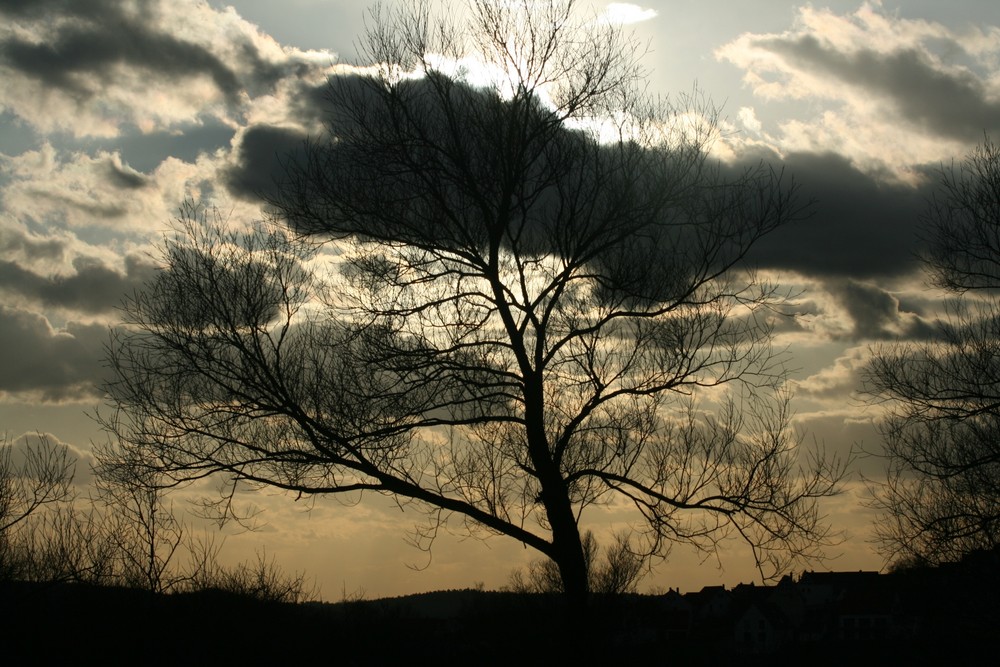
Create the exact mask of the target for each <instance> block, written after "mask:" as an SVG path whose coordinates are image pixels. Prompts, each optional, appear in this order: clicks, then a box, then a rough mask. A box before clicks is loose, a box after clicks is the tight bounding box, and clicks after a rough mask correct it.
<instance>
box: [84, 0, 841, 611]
mask: <svg viewBox="0 0 1000 667" xmlns="http://www.w3.org/2000/svg"><path fill="white" fill-rule="evenodd" d="M470 17H471V18H469V19H468V20H467V21H466V22H453V21H452V20H451V19H449V18H444V19H438V18H434V17H433V16H432V13H431V12H430V10H429V9H427V7H426V6H424V5H416V6H415V7H412V8H410V9H407V10H401V11H399V12H395V11H393V12H389V11H382V10H375V11H374V12H373V14H372V18H373V20H372V25H371V27H370V29H369V32H368V34H367V39H366V41H365V46H366V47H367V52H366V54H365V55H366V57H367V60H368V61H369V62H370V66H369V67H368V68H367V69H365V70H364V71H362V72H360V73H356V74H354V75H343V76H336V77H333V79H332V80H331V81H330V88H329V94H328V104H329V116H328V118H329V123H328V127H327V129H328V133H327V134H326V135H325V137H323V138H321V139H316V140H313V141H312V142H310V143H309V144H308V145H307V146H306V148H305V151H304V153H303V155H304V157H302V158H301V159H293V158H289V160H288V163H287V165H286V167H287V176H286V178H285V179H284V180H283V181H282V182H280V183H278V184H277V186H276V190H275V191H274V194H273V195H272V196H271V197H270V202H269V203H270V210H271V211H273V212H274V214H275V217H276V221H275V222H274V223H272V224H271V225H263V226H258V227H257V228H255V229H254V230H251V231H248V232H240V231H226V221H224V220H220V219H218V218H213V217H212V216H211V215H209V214H208V212H207V211H206V210H204V209H202V208H199V207H196V206H191V207H188V208H187V209H186V211H185V212H184V214H183V215H182V222H183V225H182V233H181V234H179V235H178V236H176V237H175V238H172V239H169V240H168V241H167V243H166V247H165V253H164V263H165V269H164V270H163V271H162V272H161V273H160V274H159V276H158V277H157V278H156V280H155V281H153V282H152V283H150V284H149V285H148V286H147V287H146V288H145V289H144V290H143V291H142V292H141V293H138V294H136V295H135V296H134V297H133V298H131V299H130V300H129V301H128V303H127V304H126V306H125V315H126V325H127V326H126V328H125V329H123V330H122V331H121V332H120V333H118V334H117V335H116V337H115V338H114V339H113V340H112V343H111V345H110V355H109V359H110V366H111V368H112V370H113V372H114V377H113V379H112V380H111V382H110V383H109V385H108V392H109V395H110V397H111V399H112V405H113V407H114V411H113V412H112V413H110V414H109V415H106V416H105V417H104V421H105V424H106V426H107V427H108V429H109V430H110V431H111V432H112V433H113V434H114V435H115V436H116V437H117V439H118V441H119V443H120V446H121V448H122V451H123V452H126V453H127V454H124V455H127V456H129V458H130V460H132V461H141V462H144V463H145V465H148V466H149V467H150V468H152V469H155V471H156V472H157V473H158V474H164V475H166V476H167V477H168V478H169V479H170V480H171V483H177V484H179V483H184V482H187V481H190V480H193V479H198V478H202V477H205V476H208V475H214V474H220V475H222V476H224V477H225V478H226V479H228V480H229V482H230V484H229V486H228V487H227V488H228V494H230V495H224V497H223V502H224V506H228V505H225V502H226V501H227V500H228V499H230V498H231V494H232V493H233V492H234V491H235V489H236V487H237V484H238V483H239V482H241V481H245V482H249V483H252V484H259V485H265V486H271V487H277V488H281V489H287V490H290V491H294V492H299V493H305V494H344V493H357V492H364V491H374V492H377V493H382V494H386V495H389V496H392V497H394V498H395V499H397V501H398V502H400V503H413V504H415V505H417V506H419V507H422V508H424V509H425V510H426V511H427V516H428V521H427V523H424V524H421V525H420V526H418V527H417V529H416V531H415V534H414V538H415V541H416V543H417V544H418V545H420V546H424V547H426V546H428V545H429V543H430V541H432V540H433V537H434V535H435V534H436V532H437V530H438V528H439V527H440V526H441V525H442V523H444V522H446V521H448V520H449V519H457V520H459V521H461V522H462V523H463V525H464V526H465V527H466V528H467V529H468V530H469V531H470V532H471V533H473V534H482V533H485V534H502V535H507V536H510V537H513V538H514V539H517V540H520V541H521V542H523V543H524V544H526V545H528V546H530V547H532V548H534V549H536V550H538V551H539V552H541V554H543V555H544V556H547V557H548V558H550V559H551V560H552V561H553V562H554V563H555V566H556V568H557V570H558V572H559V576H560V577H561V580H562V590H564V591H566V592H567V593H568V594H570V595H572V596H582V595H584V594H585V592H586V591H587V587H588V571H587V569H588V568H587V562H586V561H587V550H586V549H585V545H584V543H583V541H582V539H581V530H580V522H581V517H582V512H583V510H585V509H587V508H590V507H601V506H606V505H610V504H612V503H622V502H624V503H627V504H628V505H629V506H631V507H632V508H633V509H634V512H635V515H634V517H635V524H634V525H635V532H634V535H633V538H634V539H633V540H632V541H631V542H630V544H631V546H630V549H631V550H632V551H633V552H634V553H635V554H637V555H638V556H640V557H650V556H662V555H665V554H666V553H667V551H668V550H669V549H670V547H671V545H673V544H674V543H677V542H682V543H689V544H693V545H695V546H696V547H698V548H701V549H706V550H712V549H714V548H715V547H716V545H717V543H718V540H719V539H721V538H722V537H724V536H725V535H727V534H729V533H731V532H732V531H735V532H736V533H738V535H739V536H740V537H741V538H742V539H744V540H745V541H746V542H747V543H749V544H750V545H751V546H752V547H753V550H754V556H755V558H756V560H757V564H758V566H759V567H760V568H761V571H762V573H764V574H765V575H771V574H774V573H776V572H777V571H780V570H781V569H782V568H784V567H785V566H786V565H787V562H788V560H787V559H788V558H790V557H796V556H808V555H812V554H814V553H815V549H816V548H817V547H818V545H820V544H821V543H822V542H823V540H824V539H825V537H826V535H827V534H826V528H825V526H824V525H823V523H822V522H821V520H820V516H819V514H818V512H817V507H816V501H817V499H818V498H820V497H823V496H826V495H829V494H831V493H833V492H834V491H835V486H836V482H837V480H838V479H839V476H840V472H841V469H840V467H839V466H838V464H837V462H835V461H825V460H822V459H821V458H815V459H810V460H809V461H803V462H802V464H801V465H800V461H799V451H798V449H797V446H798V444H799V441H798V439H797V438H796V437H794V436H793V434H792V433H791V432H790V429H789V426H788V419H789V413H788V406H787V397H785V396H784V395H783V394H782V392H781V389H780V387H781V384H782V381H783V379H784V376H783V370H782V366H781V364H780V359H779V358H778V356H776V355H775V354H774V353H773V351H772V348H771V346H770V332H771V322H772V320H773V318H774V317H776V315H775V312H774V306H775V305H776V304H777V303H779V302H780V294H779V292H778V290H777V288H776V287H775V286H774V285H772V284H770V283H768V282H767V281H764V280H762V279H760V278H759V277H758V276H757V275H756V274H755V273H754V272H753V271H752V270H751V268H750V267H748V266H746V265H745V262H744V259H745V257H746V254H747V252H748V251H749V249H750V248H751V246H752V245H753V244H754V243H755V242H756V241H757V240H758V239H760V238H761V237H762V236H764V235H765V234H767V233H769V232H771V231H772V230H774V229H776V228H777V227H779V226H780V225H782V224H783V223H785V222H786V221H788V220H790V219H792V218H794V217H795V216H796V215H798V213H799V211H800V208H799V207H798V206H797V204H796V202H795V198H794V189H795V188H794V187H793V186H792V185H791V184H789V183H787V182H784V181H783V179H782V175H781V174H780V173H775V172H773V171H772V170H770V169H769V168H767V167H766V166H764V165H761V166H760V167H758V168H754V169H750V170H747V171H744V172H741V173H738V174H735V175H732V176H730V177H726V175H725V174H724V170H723V169H722V168H721V167H720V166H719V165H717V164H714V163H713V162H712V161H710V160H709V158H708V157H707V154H706V147H707V144H708V142H709V141H710V139H711V138H712V136H713V133H714V125H713V122H714V115H713V114H712V113H709V111H708V110H707V108H706V107H705V106H704V105H700V106H699V105H697V104H686V105H681V106H679V107H672V106H670V105H668V104H667V103H665V102H663V101H661V100H656V99H651V98H650V97H648V96H646V95H644V94H642V92H641V84H642V83H643V81H644V74H643V72H642V70H641V68H640V67H639V65H638V58H639V56H640V55H641V49H640V48H639V47H638V45H637V44H636V43H635V41H634V40H633V39H632V38H630V37H629V36H628V35H626V34H624V33H623V32H622V31H621V30H620V29H619V28H617V27H614V26H610V25H605V24H600V23H598V22H594V21H592V20H582V19H580V18H578V13H577V12H576V10H575V8H574V3H572V2H568V3H563V2H559V1H557V0H553V1H551V2H542V3H535V2H527V0H525V1H524V2H514V3H493V2H485V1H484V2H472V3H471V6H470ZM483 73H485V74H483ZM282 225H284V226H285V227H287V229H289V230H291V231H290V232H285V231H282V229H281V226H282ZM330 267H333V270H331V269H330ZM709 407H711V408H712V410H709V409H708V408H709Z"/></svg>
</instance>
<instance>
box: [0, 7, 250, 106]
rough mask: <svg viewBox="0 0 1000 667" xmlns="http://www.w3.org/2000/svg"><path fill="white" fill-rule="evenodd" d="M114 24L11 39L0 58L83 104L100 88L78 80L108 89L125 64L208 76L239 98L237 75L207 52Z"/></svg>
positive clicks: (173, 74) (0, 50) (142, 29)
mask: <svg viewBox="0 0 1000 667" xmlns="http://www.w3.org/2000/svg"><path fill="white" fill-rule="evenodd" d="M116 23H118V22H117V21H114V20H112V21H110V22H109V24H110V25H108V24H105V23H104V22H102V23H101V24H94V25H84V26H72V27H64V28H61V29H60V30H59V31H58V32H57V34H56V36H55V39H53V40H52V41H51V42H49V43H42V44H37V43H34V42H29V41H26V40H20V39H17V38H10V39H8V40H7V41H6V42H5V43H3V44H0V57H2V58H3V59H4V60H5V61H6V62H7V64H8V65H9V66H11V67H13V68H14V69H16V70H19V71H20V72H22V73H24V74H26V75H28V76H31V77H33V78H36V79H39V80H41V81H43V82H44V83H46V84H47V85H49V86H53V87H56V88H61V89H63V90H65V91H67V92H69V93H71V94H74V95H75V96H78V97H81V98H83V99H86V98H89V97H91V96H94V95H98V94H99V93H100V89H101V85H95V84H91V83H88V82H84V81H82V80H80V78H79V77H78V76H75V75H78V74H81V73H89V74H95V75H97V76H98V77H99V78H100V79H101V83H102V84H106V83H107V82H108V81H109V80H110V79H111V77H113V76H114V73H113V68H114V66H115V65H118V64H122V63H128V64H130V65H133V66H137V67H142V68H145V69H148V70H151V71H153V72H156V73H157V74H159V75H162V76H165V77H168V78H182V77H186V76H191V75H196V74H207V75H209V76H210V77H211V78H212V80H213V81H214V82H215V85H216V87H217V88H218V89H219V90H220V91H221V92H222V93H224V94H225V95H226V96H228V97H230V98H231V99H235V96H236V95H237V94H238V93H239V91H240V89H241V86H240V82H239V80H238V79H237V77H236V74H235V73H234V72H233V71H232V70H230V69H229V68H228V67H226V65H225V64H223V63H222V61H220V60H219V59H218V58H217V57H216V56H215V55H213V54H212V53H211V52H209V51H208V50H207V49H205V48H203V47H201V46H198V45H196V44H191V43H189V42H184V41H181V40H178V39H176V38H174V37H172V36H170V35H166V34H162V33H156V32H152V31H150V30H149V29H147V28H146V27H145V26H140V25H135V24H132V25H128V24H126V25H121V24H118V25H115V24H116ZM105 26H108V27H105Z"/></svg>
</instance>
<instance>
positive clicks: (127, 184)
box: [107, 160, 149, 190]
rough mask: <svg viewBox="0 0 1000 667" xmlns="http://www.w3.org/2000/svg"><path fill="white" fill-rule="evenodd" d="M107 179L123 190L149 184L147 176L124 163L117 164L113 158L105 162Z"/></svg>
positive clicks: (135, 188) (136, 188)
mask: <svg viewBox="0 0 1000 667" xmlns="http://www.w3.org/2000/svg"><path fill="white" fill-rule="evenodd" d="M107 174H108V176H109V180H110V181H111V182H112V183H113V184H114V185H116V186H117V187H119V188H121V189H123V190H138V189H140V188H144V187H146V186H147V185H149V178H148V177H147V176H146V175H145V174H140V173H139V172H137V171H136V170H135V169H132V168H131V167H129V166H127V165H125V166H119V165H117V164H115V162H114V161H113V160H108V162H107Z"/></svg>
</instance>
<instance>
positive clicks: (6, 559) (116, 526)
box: [0, 435, 315, 602]
mask: <svg viewBox="0 0 1000 667" xmlns="http://www.w3.org/2000/svg"><path fill="white" fill-rule="evenodd" d="M77 466H78V462H77V461H76V460H75V459H74V458H73V457H72V456H71V455H70V453H69V450H68V448H66V447H65V446H63V445H59V444H53V443H51V442H50V441H49V440H48V439H47V438H46V437H44V436H41V435H39V436H37V437H36V438H34V442H32V441H31V440H29V439H24V440H22V441H19V442H18V443H17V444H16V445H15V444H14V443H11V442H10V441H9V439H6V438H5V440H4V441H3V442H2V443H0V582H2V583H4V584H10V583H11V582H25V583H78V584H89V585H97V586H106V587H117V588H123V589H135V590H141V591H147V592H150V593H178V592H199V591H223V592H227V593H233V594H237V595H239V596H241V597H249V598H253V599H256V600H261V601H272V602H302V601H305V600H309V599H312V598H314V597H315V590H314V589H313V587H312V586H311V585H310V583H309V582H308V581H307V579H306V577H305V575H304V574H303V573H298V572H296V573H287V572H285V571H284V570H283V569H282V568H281V567H280V566H279V565H278V564H277V563H276V562H275V560H274V558H273V557H272V558H268V556H267V554H266V553H263V552H259V553H258V554H257V558H256V559H255V560H250V561H245V562H242V563H239V564H237V565H231V566H224V565H222V564H220V562H219V555H220V552H221V549H222V544H221V541H219V540H218V539H217V538H216V537H215V535H214V534H212V533H210V532H208V531H197V530H195V529H193V528H192V527H191V526H190V525H189V524H187V523H186V522H184V521H183V520H182V519H181V518H179V517H178V515H177V513H176V512H175V511H174V507H173V506H172V504H171V503H169V502H168V501H167V499H166V497H165V491H164V488H163V486H162V484H160V483H158V482H159V480H156V479H152V478H150V477H149V476H148V475H145V474H143V472H142V469H141V467H139V466H132V467H130V468H125V467H122V466H115V467H106V466H105V467H102V466H101V465H100V463H98V464H97V465H96V466H95V467H94V469H93V472H94V475H95V481H94V484H93V486H92V488H91V489H90V492H89V495H86V496H82V495H79V494H78V492H77V489H76V487H75V486H74V483H73V481H74V477H75V475H76V472H77Z"/></svg>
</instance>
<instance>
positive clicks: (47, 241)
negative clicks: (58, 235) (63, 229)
mask: <svg viewBox="0 0 1000 667" xmlns="http://www.w3.org/2000/svg"><path fill="white" fill-rule="evenodd" d="M14 253H21V254H23V255H24V256H25V258H27V259H28V260H29V261H34V260H45V259H48V260H59V259H62V257H63V256H64V254H65V253H66V244H65V243H64V242H63V241H60V240H58V239H53V238H33V237H31V236H28V235H27V234H25V233H23V232H20V231H18V230H15V229H5V228H2V227H0V254H3V255H4V256H10V255H12V254H14Z"/></svg>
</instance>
